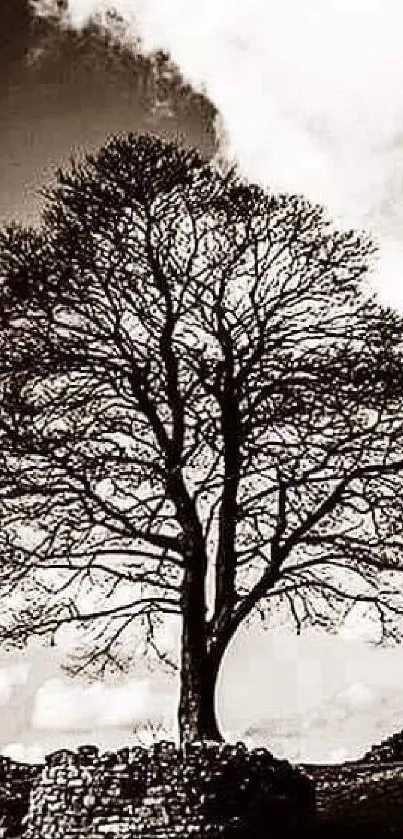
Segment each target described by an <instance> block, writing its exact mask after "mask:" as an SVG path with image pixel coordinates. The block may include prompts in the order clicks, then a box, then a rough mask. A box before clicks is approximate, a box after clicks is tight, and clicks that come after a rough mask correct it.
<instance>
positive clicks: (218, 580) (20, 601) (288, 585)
mask: <svg viewBox="0 0 403 839" xmlns="http://www.w3.org/2000/svg"><path fill="white" fill-rule="evenodd" d="M373 255H374V247H373V245H372V244H371V242H370V240H369V239H368V238H367V237H366V236H364V235H361V234H358V233H354V232H351V231H348V232H338V231H337V230H335V229H334V228H333V226H332V224H331V223H330V222H329V221H328V220H327V219H326V217H325V214H324V211H323V210H322V208H320V207H318V206H313V205H311V204H310V203H309V202H307V201H306V200H304V199H303V198H302V197H300V196H293V195H277V196H270V195H267V194H266V193H265V192H264V191H263V190H262V189H260V188H259V187H257V186H253V185H248V184H246V183H244V182H243V181H242V180H241V179H240V178H239V177H238V176H237V175H236V173H235V172H229V173H227V174H223V173H220V172H218V171H216V170H214V168H212V167H211V166H209V165H206V164H204V163H203V161H202V160H201V159H200V158H199V156H198V154H197V153H196V152H195V151H193V150H184V149H181V148H178V147H177V146H176V145H174V144H169V143H163V142H161V141H159V140H157V139H155V138H153V137H150V136H132V135H128V136H124V137H117V138H113V139H111V140H110V141H109V142H108V143H107V144H106V145H105V146H104V147H103V148H102V149H101V150H100V151H99V152H98V153H97V154H96V155H94V156H88V157H87V158H86V160H85V161H84V163H82V164H80V165H78V164H72V166H71V168H70V169H69V171H66V172H59V174H58V180H57V184H56V185H55V186H54V187H53V188H52V189H51V190H50V191H49V192H48V195H47V206H46V210H45V212H44V217H43V223H42V226H41V227H40V228H39V229H35V230H33V229H32V230H31V229H29V230H26V229H22V228H20V227H18V226H17V225H15V226H12V227H10V228H7V229H6V230H4V231H3V233H2V236H1V257H0V265H1V277H2V295H1V300H2V307H1V316H2V332H1V355H0V382H1V391H2V400H1V408H0V451H1V472H0V509H1V516H2V532H1V539H2V555H3V564H2V568H1V573H0V585H1V589H2V594H3V603H4V604H5V606H6V607H7V608H4V609H3V615H2V618H1V638H2V640H3V642H4V643H8V644H25V643H26V642H27V640H28V639H29V638H30V637H31V636H32V635H33V636H35V635H44V636H50V637H51V638H53V640H54V641H55V642H57V640H58V636H59V635H60V633H61V632H63V631H66V627H67V628H68V627H71V626H77V627H79V628H81V629H83V630H86V628H88V631H89V632H90V634H91V645H90V646H89V645H88V644H87V646H86V647H84V648H83V649H82V650H81V653H79V654H78V657H77V658H76V659H75V666H76V667H87V668H100V669H101V670H102V671H105V670H106V669H107V668H109V667H113V666H116V665H118V666H119V664H122V656H123V654H124V655H125V656H126V659H130V655H128V654H127V650H128V649H130V644H132V645H133V647H134V639H135V638H137V636H138V630H137V629H136V625H138V626H139V627H140V628H141V630H142V631H143V633H144V635H143V637H144V638H145V641H146V643H147V644H148V647H149V649H150V650H151V651H154V652H157V653H160V654H161V655H162V656H164V655H165V653H166V650H164V648H163V647H162V648H161V635H160V629H159V627H160V622H161V621H164V620H166V619H168V620H169V619H170V618H171V616H175V619H177V618H180V619H181V651H180V680H181V688H180V700H179V711H178V720H179V729H180V736H181V740H182V742H186V741H191V740H194V739H200V738H204V737H207V738H215V739H217V738H219V737H220V732H219V729H218V725H217V721H216V716H215V710H214V689H215V683H216V678H217V674H218V671H219V667H220V663H221V661H222V657H223V655H224V652H225V650H226V648H227V646H228V643H229V642H230V640H231V638H232V637H233V636H234V633H235V632H236V631H237V629H238V627H239V626H240V624H241V623H242V622H243V621H244V620H245V619H247V618H248V616H249V615H250V614H251V613H252V612H253V610H255V609H259V610H261V611H262V612H263V613H264V614H269V615H270V614H274V615H277V614H279V613H284V612H285V611H288V612H289V615H290V616H291V618H292V619H293V620H294V621H295V623H296V625H297V628H298V630H300V629H301V628H302V627H303V626H304V624H310V623H311V624H312V623H317V624H320V625H324V626H325V627H328V628H330V629H331V628H334V627H335V626H337V625H339V624H340V622H341V621H343V620H344V619H345V617H346V615H347V614H348V613H349V612H350V611H351V609H353V608H355V607H356V605H357V604H363V605H364V606H365V607H366V608H368V610H369V611H370V612H371V613H372V614H373V615H374V616H376V617H377V619H378V620H379V627H380V636H381V637H382V638H387V637H389V638H397V637H399V630H400V615H401V613H402V609H403V603H402V597H401V593H400V588H399V580H398V578H397V576H396V575H397V573H398V572H399V571H401V570H402V560H401V555H400V554H401V546H402V539H403V528H402V505H403V492H402V484H403V478H402V468H403V448H402V442H401V436H402V427H403V388H402V385H403V376H402V350H401V340H402V334H403V323H402V319H401V318H400V317H398V316H397V315H396V314H394V313H393V312H392V311H390V310H387V309H382V308H381V307H380V306H379V305H378V303H377V302H376V299H375V298H374V296H373V295H372V294H371V293H370V290H369V286H368V284H366V283H365V277H366V275H367V272H368V270H369V268H370V267H371V266H372V263H373ZM21 595H23V596H21ZM130 639H132V640H130ZM133 655H134V653H133Z"/></svg>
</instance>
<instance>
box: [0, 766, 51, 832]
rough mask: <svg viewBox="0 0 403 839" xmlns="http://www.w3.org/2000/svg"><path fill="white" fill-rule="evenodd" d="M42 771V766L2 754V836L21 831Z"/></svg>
mask: <svg viewBox="0 0 403 839" xmlns="http://www.w3.org/2000/svg"><path fill="white" fill-rule="evenodd" d="M40 773H41V767H40V766H31V765H29V764H25V763H16V762H14V761H13V760H11V759H10V758H8V757H5V756H0V836H3V835H8V836H13V835H16V834H18V833H19V832H20V827H21V820H22V819H23V817H24V816H25V815H26V813H27V810H28V804H29V797H30V792H31V788H32V786H33V783H34V781H35V779H37V778H39V776H40Z"/></svg>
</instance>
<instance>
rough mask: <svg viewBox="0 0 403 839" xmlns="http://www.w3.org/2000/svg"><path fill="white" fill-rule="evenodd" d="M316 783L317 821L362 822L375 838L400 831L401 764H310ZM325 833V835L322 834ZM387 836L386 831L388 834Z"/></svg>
mask: <svg viewBox="0 0 403 839" xmlns="http://www.w3.org/2000/svg"><path fill="white" fill-rule="evenodd" d="M309 771H310V774H311V775H312V777H314V778H315V783H316V806H317V816H318V823H319V824H320V825H323V824H324V825H326V824H329V823H332V824H333V825H334V827H335V830H336V834H337V835H339V833H338V832H337V831H339V832H340V830H341V828H343V829H344V828H346V829H347V828H351V829H353V827H358V826H359V825H362V826H364V827H366V828H367V830H370V831H371V832H370V836H376V837H377V839H379V837H380V836H381V835H383V833H382V831H383V830H387V831H389V832H390V835H395V834H394V833H393V830H397V831H399V832H398V834H397V835H399V836H402V835H403V834H402V831H403V808H402V801H403V766H402V765H399V764H396V765H394V766H393V765H392V766H390V767H387V766H382V767H380V766H379V765H374V764H366V765H363V764H362V763H355V764H346V765H344V766H343V765H342V766H338V767H333V766H328V767H312V768H310V770H309ZM324 835H326V836H327V834H324ZM387 835H389V833H388V834H387Z"/></svg>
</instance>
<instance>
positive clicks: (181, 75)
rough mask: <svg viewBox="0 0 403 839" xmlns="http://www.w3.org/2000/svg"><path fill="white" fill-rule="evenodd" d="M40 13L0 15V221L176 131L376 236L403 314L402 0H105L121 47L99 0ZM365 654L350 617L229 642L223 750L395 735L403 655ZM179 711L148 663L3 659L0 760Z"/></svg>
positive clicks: (336, 755)
mask: <svg viewBox="0 0 403 839" xmlns="http://www.w3.org/2000/svg"><path fill="white" fill-rule="evenodd" d="M34 5H35V9H36V17H34V13H33V9H32V7H31V9H30V8H29V2H28V0H12V2H9V1H8V0H1V2H0V185H1V189H0V222H1V223H5V222H7V221H9V220H10V219H12V218H20V219H22V220H24V221H28V222H33V223H35V222H36V221H37V220H38V217H39V213H40V207H41V197H40V194H39V192H38V191H39V190H40V188H41V187H42V186H43V185H45V184H47V183H49V180H50V179H51V177H52V172H53V171H54V169H55V167H57V166H58V165H60V164H63V163H65V162H66V160H68V157H69V155H70V154H71V153H74V154H79V153H80V152H81V151H82V150H83V149H88V148H94V147H96V146H97V145H99V144H100V143H101V142H103V140H104V139H105V137H106V136H107V135H109V134H110V133H113V132H115V131H118V130H152V131H154V132H157V133H161V134H163V135H165V136H166V135H170V136H172V135H173V136H177V135H179V136H180V137H181V138H182V139H183V140H185V142H189V143H193V144H195V145H197V146H199V147H200V148H201V149H202V151H203V152H204V154H206V155H207V156H211V155H213V154H214V153H215V151H216V147H217V141H219V143H220V147H221V150H222V152H223V153H225V154H226V155H227V156H229V157H230V158H231V159H233V160H235V161H236V162H237V163H238V164H239V166H240V168H241V170H242V171H243V172H244V173H245V174H246V175H247V176H248V177H250V178H252V179H253V180H255V181H258V182H260V183H262V184H264V185H265V186H267V187H269V188H271V189H274V190H293V191H298V192H304V193H305V194H306V195H307V196H308V197H310V198H311V199H312V200H319V201H321V202H323V203H324V204H325V205H326V206H327V207H328V208H329V212H330V213H331V214H332V216H333V217H335V218H336V219H337V221H338V223H339V224H341V225H351V224H353V225H354V226H359V227H365V228H367V229H368V228H369V229H371V230H372V232H373V235H374V236H375V237H376V238H377V239H378V241H379V245H380V261H379V267H378V271H377V274H376V277H375V278H374V282H376V284H377V287H378V290H379V293H380V294H381V296H382V297H383V299H385V300H387V301H388V302H391V303H392V304H393V305H396V306H400V307H403V283H402V282H401V269H402V267H403V224H402V222H403V195H402V192H403V51H402V49H401V31H402V23H403V10H402V9H401V3H400V0H355V2H354V3H352V2H351V0H326V3H323V2H322V0H282V2H281V3H279V2H275V1H274V0H249V2H248V3H245V2H244V0H205V2H204V3H203V4H197V3H192V2H190V1H189V0H115V3H114V6H115V8H116V10H117V11H118V12H120V13H121V14H122V15H123V18H124V20H125V25H124V26H120V29H119V31H120V40H119V41H113V39H112V40H111V37H112V36H109V35H108V18H107V16H106V10H107V3H104V2H95V0H69V2H68V3H67V4H66V3H64V4H63V3H60V4H59V13H58V14H56V9H57V3H56V2H53V0H36V2H35V3H34ZM66 5H67V6H68V9H67V11H66ZM62 7H64V9H65V11H64V12H63V11H60V10H61V9H62ZM94 15H97V20H98V26H97V27H95V26H94V25H91V24H90V23H89V21H90V19H91V17H93V16H94ZM116 27H117V24H116V22H115V25H114V31H115V34H116ZM158 51H163V52H164V53H165V54H167V55H169V56H170V58H171V61H172V64H169V63H167V62H166V61H165V62H162V63H161V61H158V60H157V58H156V54H157V53H158ZM175 67H176V68H177V69H176V70H175V69H174V68H175ZM368 640H370V639H368V638H367V628H366V626H365V625H364V624H360V623H359V622H356V623H355V624H354V626H351V627H346V629H345V631H344V633H343V634H342V635H340V636H339V637H337V638H335V637H332V638H329V637H325V638H324V637H323V636H320V635H317V634H316V633H311V634H310V635H308V636H305V637H300V638H295V637H294V636H293V635H291V634H287V633H284V632H278V633H274V634H273V635H270V636H269V635H267V634H265V633H263V632H262V631H261V630H260V629H259V628H257V627H250V628H249V629H248V631H246V630H245V631H243V632H242V633H240V635H239V637H237V639H235V642H234V643H233V645H232V647H231V649H230V650H229V653H228V655H227V659H226V661H225V664H224V668H223V671H222V674H221V680H220V685H219V696H218V703H219V712H220V716H221V719H222V723H223V727H224V729H225V731H226V732H227V734H228V736H241V735H243V734H245V732H246V733H247V734H248V736H249V737H250V738H251V740H252V741H254V742H266V743H268V744H269V745H270V744H272V746H273V749H274V750H275V751H277V752H278V753H282V754H285V755H287V756H288V757H290V758H293V759H307V760H308V759H309V760H315V759H316V760H337V759H343V758H344V757H346V756H351V757H353V756H354V755H357V754H359V753H360V752H362V751H363V749H365V748H367V747H368V746H369V745H370V743H371V742H373V741H374V740H376V739H379V738H380V737H383V736H385V735H387V734H388V733H391V732H392V731H394V730H396V729H398V728H402V727H403V648H398V649H395V650H393V651H390V650H380V649H379V648H375V647H373V646H372V647H371V646H369V645H368ZM175 701H176V685H175V683H174V681H171V680H168V678H167V677H166V678H165V677H163V676H162V675H161V674H154V675H148V674H147V673H146V672H145V671H144V668H142V669H141V670H140V668H139V672H138V673H135V674H133V677H132V678H131V679H130V680H128V681H126V682H122V683H119V684H116V685H92V686H87V685H83V684H78V683H75V682H68V681H67V680H66V678H65V677H64V676H63V674H62V672H61V670H60V654H59V653H57V651H53V653H52V655H49V652H48V651H47V652H46V654H44V653H43V652H41V651H40V650H35V651H31V652H30V653H29V654H27V655H23V656H21V655H19V656H13V657H6V656H3V658H2V659H1V660H0V705H1V709H0V748H1V749H2V750H3V751H5V752H8V753H9V754H12V755H14V756H15V757H17V758H20V759H23V758H27V759H32V760H33V759H36V758H38V757H39V756H40V755H41V754H43V752H44V751H46V750H48V751H49V750H51V749H52V748H53V747H55V748H56V747H58V746H59V745H62V744H68V743H72V742H76V743H79V742H83V741H87V742H99V743H101V744H103V745H105V746H107V745H114V744H118V743H121V744H123V743H125V742H127V740H128V737H129V734H130V731H131V730H132V729H133V728H134V727H136V725H137V724H138V722H139V721H140V722H141V720H143V719H144V718H145V717H146V716H147V715H151V716H152V717H154V718H155V719H160V718H162V717H166V719H167V720H169V719H170V718H171V717H172V716H173V714H174V709H175Z"/></svg>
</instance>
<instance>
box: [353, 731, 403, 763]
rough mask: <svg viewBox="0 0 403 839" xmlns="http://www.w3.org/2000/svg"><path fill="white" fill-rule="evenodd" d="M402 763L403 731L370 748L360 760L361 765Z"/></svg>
mask: <svg viewBox="0 0 403 839" xmlns="http://www.w3.org/2000/svg"><path fill="white" fill-rule="evenodd" d="M400 761H403V731H399V732H397V733H396V734H393V735H392V737H388V738H387V739H386V740H383V741H382V743H379V744H378V745H377V746H372V749H370V751H369V752H367V753H366V754H365V755H364V757H363V758H362V761H361V762H362V763H391V762H394V763H399V762H400Z"/></svg>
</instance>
